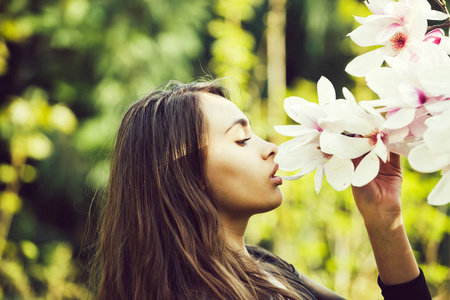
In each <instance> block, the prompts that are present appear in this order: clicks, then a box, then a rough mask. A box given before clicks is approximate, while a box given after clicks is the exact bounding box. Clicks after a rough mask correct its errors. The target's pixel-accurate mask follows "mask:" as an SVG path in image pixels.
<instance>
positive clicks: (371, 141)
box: [364, 129, 380, 146]
mask: <svg viewBox="0 0 450 300" xmlns="http://www.w3.org/2000/svg"><path fill="white" fill-rule="evenodd" d="M379 133H380V131H379V130H378V129H375V130H374V131H372V132H371V133H369V134H366V135H365V136H364V137H365V138H366V139H368V140H369V141H368V142H369V145H370V146H375V145H376V144H377V142H378V134H379Z"/></svg>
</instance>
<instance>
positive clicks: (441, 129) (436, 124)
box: [423, 111, 450, 154]
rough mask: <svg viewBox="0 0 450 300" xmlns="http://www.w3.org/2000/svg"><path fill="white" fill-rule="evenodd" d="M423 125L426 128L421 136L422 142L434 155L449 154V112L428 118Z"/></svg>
mask: <svg viewBox="0 0 450 300" xmlns="http://www.w3.org/2000/svg"><path fill="white" fill-rule="evenodd" d="M425 124H426V125H427V126H428V128H427V130H426V131H425V133H424V134H423V140H424V141H425V144H427V146H428V147H429V148H430V149H433V152H434V153H448V154H450V139H449V138H448V133H449V132H450V111H446V112H445V113H444V114H442V115H439V116H435V117H432V118H429V119H428V120H427V121H426V122H425Z"/></svg>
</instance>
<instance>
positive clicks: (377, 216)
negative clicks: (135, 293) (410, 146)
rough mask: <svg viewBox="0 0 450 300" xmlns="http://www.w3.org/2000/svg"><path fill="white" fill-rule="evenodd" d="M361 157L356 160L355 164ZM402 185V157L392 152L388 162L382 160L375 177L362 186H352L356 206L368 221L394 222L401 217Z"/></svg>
mask: <svg viewBox="0 0 450 300" xmlns="http://www.w3.org/2000/svg"><path fill="white" fill-rule="evenodd" d="M361 159H362V158H359V159H356V160H354V164H355V166H357V165H358V164H359V162H360V161H361ZM401 185H402V170H401V166H400V157H399V155H398V154H395V153H392V152H391V153H390V157H389V160H388V161H387V162H386V163H383V162H382V161H380V171H379V173H378V175H377V177H375V179H373V180H372V181H371V182H369V183H368V184H367V185H365V186H362V187H354V186H352V191H353V197H354V198H355V202H356V206H357V207H358V209H359V211H360V213H361V215H362V216H363V218H364V221H365V222H366V223H368V222H394V221H396V220H398V218H401V202H400V194H401ZM386 225H388V224H386Z"/></svg>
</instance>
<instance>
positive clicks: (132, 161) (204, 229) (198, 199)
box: [97, 82, 431, 300]
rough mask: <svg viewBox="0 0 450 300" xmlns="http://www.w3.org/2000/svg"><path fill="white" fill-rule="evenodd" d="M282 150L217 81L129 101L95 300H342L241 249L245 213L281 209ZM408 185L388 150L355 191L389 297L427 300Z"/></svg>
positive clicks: (259, 253) (275, 261) (271, 259)
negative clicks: (259, 132)
mask: <svg viewBox="0 0 450 300" xmlns="http://www.w3.org/2000/svg"><path fill="white" fill-rule="evenodd" d="M276 154H277V147H276V145H274V144H272V143H268V142H266V141H264V140H262V139H261V138H259V137H258V136H256V135H254V134H253V133H252V131H251V129H250V123H249V121H248V120H247V118H246V116H245V115H244V114H243V113H242V112H241V111H240V110H239V109H238V108H237V107H236V106H235V105H234V104H233V103H232V102H231V101H229V100H227V95H226V91H225V90H224V89H223V88H221V87H220V86H219V85H218V84H217V82H212V83H192V84H187V85H179V84H176V85H173V87H172V88H171V89H166V90H164V91H156V92H154V93H152V94H150V95H149V96H148V97H146V98H144V99H142V100H141V101H139V102H137V103H135V104H134V105H133V106H131V108H130V109H129V110H128V112H127V113H126V114H125V116H124V118H123V120H122V124H121V126H120V129H119V132H118V136H117V141H116V148H115V152H114V157H113V160H112V169H111V177H110V182H109V195H108V199H107V202H106V203H105V205H104V208H103V214H102V225H101V231H100V246H99V252H98V258H99V260H100V264H101V273H100V282H99V287H98V295H97V296H98V299H239V300H240V299H343V298H341V297H339V296H338V295H336V294H334V293H333V292H331V291H330V290H328V289H326V288H325V287H323V286H321V285H320V284H318V283H315V282H314V281H312V280H311V279H309V278H307V277H305V276H304V275H301V274H299V273H298V272H297V271H296V270H295V269H294V268H293V267H292V265H289V264H288V263H286V262H284V261H283V260H281V259H280V258H278V257H276V256H274V255H273V254H270V253H268V252H266V251H264V250H263V249H260V248H255V247H246V246H245V243H244V233H245V230H246V227H247V223H248V220H249V218H250V217H251V216H252V215H254V214H258V213H263V212H267V211H270V210H272V209H275V208H276V207H278V206H279V205H280V204H281V202H282V199H283V196H282V193H281V191H280V189H279V185H280V184H281V183H282V180H281V178H280V177H278V176H276V171H277V168H278V166H277V164H276V163H275V162H274V158H275V156H276ZM400 187H401V170H400V165H399V158H398V157H397V156H394V155H392V156H391V160H390V162H389V163H386V164H383V165H382V167H381V171H380V174H379V175H378V176H377V178H376V179H375V180H373V181H372V182H371V183H369V184H368V185H367V186H364V187H361V188H353V194H354V198H355V201H356V204H357V206H358V208H359V210H360V212H361V215H362V216H363V218H364V221H365V224H366V227H367V231H368V234H369V237H370V240H371V243H372V247H373V251H374V254H375V258H376V261H377V265H378V269H379V273H380V277H379V284H380V286H381V287H382V290H383V293H384V294H385V299H431V298H430V297H429V293H428V289H427V287H426V283H425V280H424V277H423V274H422V272H421V271H420V269H419V268H418V267H417V264H416V261H415V259H414V256H413V254H412V251H411V248H410V245H409V242H408V239H407V236H406V233H405V231H404V228H403V225H402V217H401V208H400ZM399 295H401V298H399ZM403 297H404V298H403Z"/></svg>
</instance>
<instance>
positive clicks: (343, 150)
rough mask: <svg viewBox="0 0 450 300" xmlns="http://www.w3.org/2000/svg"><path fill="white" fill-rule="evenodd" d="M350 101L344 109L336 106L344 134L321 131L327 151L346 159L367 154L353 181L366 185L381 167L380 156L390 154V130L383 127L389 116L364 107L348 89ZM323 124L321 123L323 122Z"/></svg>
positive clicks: (321, 138) (343, 103) (321, 141)
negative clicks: (386, 116)
mask: <svg viewBox="0 0 450 300" xmlns="http://www.w3.org/2000/svg"><path fill="white" fill-rule="evenodd" d="M346 94H347V95H346V99H347V100H346V101H344V100H342V101H340V102H339V104H341V107H340V109H339V108H338V107H336V108H335V109H334V114H335V119H336V120H338V121H337V122H338V127H339V128H342V129H343V132H344V133H349V134H342V133H336V132H332V131H331V130H324V131H323V132H322V134H321V135H320V147H321V149H322V151H323V152H325V153H327V154H330V155H333V156H338V157H340V158H342V159H354V158H357V157H361V156H363V155H364V154H366V155H365V156H364V158H363V159H362V160H361V162H360V163H359V165H358V167H357V168H356V169H355V173H354V176H353V180H352V185H354V186H363V185H366V184H367V183H369V182H370V181H372V180H373V179H374V178H375V177H376V176H377V174H378V171H379V169H380V159H381V160H382V161H384V162H386V160H387V158H388V148H387V146H386V144H388V141H389V139H388V134H389V133H388V131H385V130H383V124H384V122H385V119H384V118H383V117H382V116H381V115H380V114H379V113H378V112H376V111H375V110H374V109H372V108H370V107H368V108H366V109H363V108H362V107H361V106H360V105H358V103H356V100H355V99H354V97H353V95H351V94H350V92H348V91H346ZM319 125H320V124H319Z"/></svg>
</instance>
